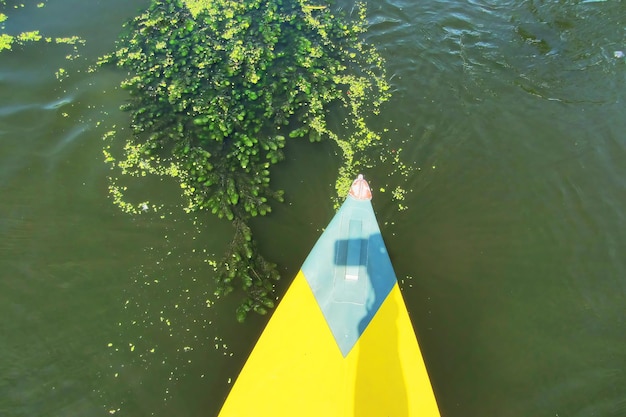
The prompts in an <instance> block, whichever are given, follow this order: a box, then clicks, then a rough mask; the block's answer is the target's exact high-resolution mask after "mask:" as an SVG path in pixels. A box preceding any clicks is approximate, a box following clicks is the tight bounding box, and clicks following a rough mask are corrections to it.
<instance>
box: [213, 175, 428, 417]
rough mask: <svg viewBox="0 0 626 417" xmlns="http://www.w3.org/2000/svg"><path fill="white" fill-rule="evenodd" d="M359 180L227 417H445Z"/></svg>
mask: <svg viewBox="0 0 626 417" xmlns="http://www.w3.org/2000/svg"><path fill="white" fill-rule="evenodd" d="M370 200H371V191H370V188H369V185H368V184H367V182H366V181H365V180H364V179H363V177H362V176H361V175H359V178H357V179H356V180H355V181H354V183H353V185H352V188H351V190H350V194H349V196H348V198H347V199H346V201H345V202H344V203H343V205H342V206H341V208H340V209H339V211H338V212H337V213H336V214H335V216H334V218H333V219H332V220H331V222H330V224H329V225H328V227H327V228H326V230H325V231H324V233H323V234H322V236H321V237H320V238H319V240H318V241H317V243H316V244H315V246H314V247H313V250H312V251H311V253H310V254H309V256H308V257H307V258H306V260H305V262H304V264H303V266H302V268H301V270H300V272H299V273H298V275H297V276H296V278H295V279H294V281H293V283H292V284H291V286H290V287H289V289H288V290H287V293H286V294H285V296H284V298H283V300H282V301H281V302H280V304H279V305H278V307H277V308H276V311H275V312H274V314H273V315H272V317H271V319H270V321H269V323H268V324H267V327H266V328H265V330H264V331H263V333H262V334H261V337H260V338H259V340H258V342H257V344H256V346H255V347H254V349H253V351H252V353H251V354H250V357H249V358H248V360H247V362H246V364H245V365H244V367H243V369H242V371H241V373H240V374H239V377H238V378H237V380H236V382H235V384H234V386H233V388H232V390H231V392H230V394H229V396H228V398H227V399H226V402H225V403H224V406H223V407H222V410H221V412H220V414H219V417H253V416H254V417H265V416H268V417H269V416H272V417H283V416H284V417H307V416H311V417H331V416H341V417H345V416H359V417H361V416H363V417H365V416H366V417H407V416H415V417H418V416H419V417H439V416H440V414H439V410H438V408H437V403H436V400H435V396H434V393H433V390H432V387H431V384H430V380H429V378H428V373H427V371H426V367H425V365H424V360H423V358H422V354H421V352H420V348H419V345H418V342H417V338H416V337H415V333H414V331H413V327H412V325H411V321H410V319H409V315H408V312H407V309H406V305H405V303H404V300H403V298H402V294H401V293H400V289H399V287H398V282H397V280H396V275H395V273H394V270H393V267H392V265H391V261H390V259H389V255H388V254H387V249H386V247H385V243H384V242H383V239H382V236H381V234H380V229H379V227H378V223H377V221H376V216H375V214H374V210H373V208H372V204H371V201H370Z"/></svg>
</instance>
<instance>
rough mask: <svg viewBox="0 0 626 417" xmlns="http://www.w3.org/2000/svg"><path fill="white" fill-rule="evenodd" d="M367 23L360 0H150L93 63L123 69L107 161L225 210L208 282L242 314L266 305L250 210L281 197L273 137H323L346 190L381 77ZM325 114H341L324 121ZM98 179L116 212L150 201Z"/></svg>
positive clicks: (196, 206)
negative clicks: (275, 185)
mask: <svg viewBox="0 0 626 417" xmlns="http://www.w3.org/2000/svg"><path fill="white" fill-rule="evenodd" d="M366 27H367V20H366V9H365V5H364V4H363V3H357V4H355V6H354V8H353V9H352V12H351V15H350V16H345V15H343V14H342V13H339V12H335V11H333V9H332V7H331V5H329V4H327V3H321V2H320V3H316V2H314V1H304V0H292V1H283V0H245V1H241V0H237V1H234V0H210V1H209V0H204V1H203V0H187V1H184V2H181V1H175V0H153V1H152V3H151V5H150V6H149V8H148V9H147V10H146V11H145V12H143V13H142V14H140V15H139V16H137V17H136V18H135V19H133V20H132V21H130V22H129V23H128V24H127V25H126V30H125V32H124V34H123V35H122V37H121V39H120V41H119V43H118V47H117V49H116V51H115V52H114V53H112V54H110V55H109V56H107V57H105V58H104V59H102V60H101V62H100V63H101V64H106V63H110V64H115V65H117V66H118V67H120V68H122V69H124V70H126V71H127V72H128V77H127V79H126V80H125V81H124V82H123V83H122V87H123V88H124V89H126V90H127V91H128V94H129V100H128V102H127V103H126V104H125V105H124V106H123V109H124V110H126V111H128V112H129V114H130V119H131V126H132V134H130V135H127V136H125V137H120V136H118V135H116V134H115V132H113V133H110V134H107V135H106V137H105V146H104V156H105V161H107V162H108V163H110V164H111V166H112V167H113V168H114V169H117V170H119V172H121V173H122V174H126V175H131V176H136V177H142V176H146V175H156V176H162V177H171V178H173V179H175V181H177V182H178V184H179V186H180V190H181V195H182V197H183V199H184V201H185V210H186V211H188V212H197V211H210V212H211V213H213V214H215V215H216V216H218V217H220V218H225V219H228V220H229V221H231V222H232V224H233V228H234V237H233V240H232V242H231V244H230V245H229V247H228V249H227V252H226V254H225V255H224V257H223V259H222V260H221V261H219V262H215V263H214V267H215V270H216V271H215V272H216V277H217V284H218V286H217V292H216V295H217V296H221V295H225V294H227V293H229V292H231V291H233V290H235V289H243V291H244V292H245V293H246V295H247V298H246V300H245V301H244V303H243V304H242V305H241V306H240V307H239V309H238V311H237V317H238V318H239V319H240V320H243V318H245V316H246V314H247V313H248V312H249V311H256V312H258V313H261V314H263V313H265V312H267V310H268V309H269V308H272V307H273V305H274V300H275V295H274V282H275V280H277V279H278V278H279V274H278V271H277V268H276V265H274V264H272V263H271V262H268V261H267V260H265V258H264V257H263V256H262V255H261V253H260V251H259V248H258V247H257V246H256V244H255V241H254V239H253V236H252V232H251V229H250V227H249V226H248V221H249V219H250V218H251V217H255V216H263V215H266V214H268V213H270V212H271V204H270V203H271V202H272V201H279V202H280V201H282V192H281V191H280V190H274V189H272V187H271V186H270V182H271V181H270V169H271V167H272V166H273V165H275V164H277V163H278V162H279V161H281V160H282V159H283V158H284V154H283V150H284V148H285V147H286V146H288V144H289V143H290V142H291V141H293V140H301V139H300V138H308V139H309V140H310V141H312V142H316V141H320V140H328V139H330V140H332V141H334V142H335V143H336V145H337V148H338V150H339V153H340V155H341V156H342V160H343V164H342V166H341V168H340V170H339V173H338V180H337V184H336V188H337V193H338V195H341V196H344V195H346V193H347V191H348V188H349V186H350V183H351V181H352V179H353V178H354V176H355V175H356V174H357V173H358V171H359V169H360V168H361V167H362V166H364V165H365V164H367V163H368V160H367V158H366V156H365V155H366V152H365V151H366V150H370V151H371V147H372V146H374V145H375V144H376V142H378V141H379V139H380V136H379V134H378V133H377V132H375V131H373V130H371V129H370V128H369V127H368V124H367V118H368V117H369V116H371V115H372V114H377V113H378V110H379V107H380V105H381V104H382V103H383V102H384V101H385V100H386V99H387V98H388V85H387V82H386V80H385V72H384V67H383V61H382V59H381V57H380V56H379V55H378V53H377V52H376V50H375V48H374V47H373V46H371V45H368V44H366V43H365V42H364V41H363V34H364V33H365V31H366ZM331 113H332V114H333V116H334V119H333V120H337V116H338V115H339V117H340V120H341V121H342V122H341V123H339V124H338V123H330V122H329V121H330V118H329V116H330V114H331ZM335 125H338V127H336V128H335V127H331V126H335ZM120 144H122V145H120ZM116 145H119V146H117V147H116ZM122 146H123V149H121V148H122ZM113 149H120V152H117V153H116V152H114V151H113ZM110 191H111V195H112V196H113V199H114V201H115V202H116V203H117V204H118V205H119V206H120V207H121V208H122V209H123V210H124V211H127V212H134V213H140V212H142V211H145V210H146V208H150V207H151V206H150V205H149V204H148V203H147V202H139V203H130V202H129V201H128V199H127V198H126V197H125V195H126V191H127V189H126V188H125V187H122V186H120V185H119V184H117V182H116V181H115V180H113V181H112V183H111V185H110Z"/></svg>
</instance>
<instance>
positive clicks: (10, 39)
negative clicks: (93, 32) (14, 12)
mask: <svg viewBox="0 0 626 417" xmlns="http://www.w3.org/2000/svg"><path fill="white" fill-rule="evenodd" d="M0 6H2V7H3V8H4V7H6V0H0ZM14 7H15V8H17V7H18V6H17V5H15V6H14ZM20 7H24V5H23V4H20ZM42 7H44V3H38V4H37V8H42ZM7 20H8V16H7V15H6V14H4V13H2V12H0V30H1V31H4V30H5V23H4V22H6V21H7ZM43 40H45V41H46V42H47V43H57V44H69V45H76V44H81V45H84V44H85V41H84V40H83V39H81V38H79V37H78V36H71V37H64V38H50V37H45V38H44V37H43V36H42V35H41V34H40V33H39V31H38V30H32V31H28V32H21V33H18V34H17V35H10V34H8V33H0V52H2V51H3V50H11V49H13V45H26V44H29V43H34V42H39V41H43Z"/></svg>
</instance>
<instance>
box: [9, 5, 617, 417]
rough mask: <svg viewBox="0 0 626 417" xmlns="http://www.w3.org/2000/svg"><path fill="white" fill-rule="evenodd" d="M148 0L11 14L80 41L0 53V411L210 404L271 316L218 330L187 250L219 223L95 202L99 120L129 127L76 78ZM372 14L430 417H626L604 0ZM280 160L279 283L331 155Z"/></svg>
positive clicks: (108, 95)
mask: <svg viewBox="0 0 626 417" xmlns="http://www.w3.org/2000/svg"><path fill="white" fill-rule="evenodd" d="M79 3H80V4H79ZM145 4H146V2H145V1H139V0H137V1H133V2H122V1H117V0H116V1H113V2H104V3H99V2H78V3H77V2H74V1H70V0H63V1H58V2H55V3H54V4H53V3H49V4H48V3H47V4H46V6H45V8H43V9H42V10H44V11H45V13H42V11H41V10H39V9H37V8H36V7H24V8H19V9H17V10H16V12H15V14H14V16H11V19H9V21H8V22H10V23H11V26H8V27H7V30H16V31H22V30H32V29H34V27H33V25H37V27H39V28H41V30H45V31H46V33H48V34H49V35H50V36H69V35H73V34H77V35H79V36H81V37H83V38H85V39H86V40H87V46H86V47H85V48H84V49H83V50H82V52H81V57H80V58H78V59H75V60H73V61H68V60H66V59H65V55H66V54H67V53H68V51H66V50H63V48H62V47H58V46H51V45H46V44H40V45H39V44H37V45H35V44H33V45H31V46H29V47H28V48H25V49H23V50H15V51H13V52H10V53H9V54H5V53H3V54H2V55H1V57H2V59H1V60H0V97H2V98H3V100H2V102H1V103H0V237H1V239H0V288H1V289H0V316H2V320H1V321H0V332H1V333H2V335H5V337H3V338H0V351H2V352H3V355H2V359H0V373H1V374H2V375H3V379H2V380H0V392H2V393H3V394H4V395H1V396H0V410H2V414H3V415H4V414H6V415H10V416H26V415H46V414H49V415H102V414H108V413H113V412H114V413H115V414H118V413H119V414H120V415H132V416H143V415H146V416H147V415H163V416H165V415H168V416H169V415H215V414H216V413H217V410H218V409H219V407H220V406H221V403H222V401H223V399H224V397H225V395H226V393H227V392H228V390H229V388H230V386H229V383H228V381H229V378H233V379H234V377H235V376H236V374H237V372H238V370H239V369H240V367H241V366H242V364H243V361H244V360H245V358H246V355H247V353H248V352H249V350H250V349H251V347H252V345H253V343H254V341H255V340H256V337H257V336H258V334H259V333H260V331H261V329H262V327H263V324H264V322H265V320H266V319H265V318H262V317H252V318H251V320H249V321H248V322H247V323H246V324H244V325H239V324H236V322H235V320H234V316H233V314H232V311H233V309H234V306H235V305H236V304H237V303H238V300H236V296H235V297H231V298H228V299H225V300H214V299H212V297H211V294H212V278H211V268H210V267H209V266H208V265H207V264H206V263H205V262H204V259H205V257H206V256H205V255H206V254H205V252H204V251H207V253H209V254H211V253H221V245H223V244H224V243H225V241H226V238H227V236H228V235H229V234H230V232H229V225H228V224H225V223H221V222H216V221H215V220H213V219H212V218H211V217H210V216H206V217H205V218H199V219H198V220H197V222H196V223H194V219H190V218H188V217H187V216H186V215H185V214H184V213H182V212H180V211H179V210H178V209H177V208H176V204H177V203H176V201H172V202H171V206H170V207H168V208H167V209H166V211H165V213H164V214H165V218H161V217H160V215H159V214H157V215H153V214H147V215H141V216H136V217H128V216H125V215H122V214H121V213H120V212H118V211H116V209H115V208H114V207H113V206H112V205H111V203H110V201H109V200H108V199H107V192H106V179H105V178H106V175H108V174H109V172H108V169H107V167H106V166H104V164H103V163H102V154H101V141H100V137H101V135H102V133H103V131H104V128H105V126H103V125H100V124H99V123H98V122H99V121H100V120H103V119H105V121H106V123H107V124H108V125H109V126H110V125H118V127H120V128H121V127H124V126H126V124H127V121H126V119H125V117H126V115H124V114H122V113H120V112H119V111H117V108H118V106H119V105H120V104H121V103H122V102H123V101H124V93H123V92H122V91H120V90H118V89H117V85H118V83H119V81H120V79H121V78H122V76H123V74H116V73H115V72H114V71H111V70H107V71H102V72H99V73H96V74H92V73H88V72H87V71H86V70H85V69H86V67H87V65H88V63H89V62H90V61H89V59H92V58H94V57H96V56H98V55H102V54H103V53H105V52H107V51H108V50H110V49H111V47H112V42H113V41H114V39H115V36H116V35H117V33H118V32H119V30H120V26H121V23H122V22H123V21H124V20H125V19H126V18H127V17H129V16H132V15H133V14H134V13H136V11H137V9H140V8H142V7H144V6H145ZM337 7H338V8H340V9H344V10H349V9H350V5H349V4H348V3H347V2H343V1H340V2H339V4H338V5H337ZM369 7H370V18H371V22H372V26H371V30H370V31H369V32H368V35H367V36H368V38H369V40H370V41H371V42H374V43H376V44H377V45H378V46H379V47H380V50H381V52H382V54H383V56H384V57H385V58H386V59H387V64H388V74H389V75H390V78H391V83H392V89H393V92H394V95H393V97H392V99H391V101H390V102H389V103H387V104H386V106H385V108H384V109H383V111H382V113H381V116H380V118H379V119H377V120H374V123H375V124H376V125H377V126H378V127H379V128H380V129H381V130H385V135H384V138H385V141H386V143H387V144H388V145H389V146H390V147H391V148H392V149H394V150H398V155H399V161H401V162H403V163H405V164H407V166H408V167H409V168H407V169H403V170H400V169H397V166H394V165H393V162H392V161H391V160H387V162H385V163H380V164H379V165H378V166H376V167H373V168H372V169H371V171H370V172H366V173H365V174H366V176H367V177H368V178H369V179H371V180H370V184H371V185H372V189H373V192H374V207H375V209H376V210H377V214H378V218H379V221H380V223H381V226H382V233H383V236H384V238H385V241H386V243H387V247H388V249H389V252H390V255H391V258H392V261H393V263H394V266H395V269H396V273H397V274H398V276H399V278H400V281H401V282H402V278H403V277H405V276H412V277H413V279H412V280H411V283H412V287H409V286H406V287H405V288H403V293H404V297H405V299H406V302H407V306H408V309H409V311H410V313H411V317H412V320H413V322H414V324H415V327H416V332H417V334H418V337H419V339H420V344H421V347H422V351H423V354H424V357H425V359H426V362H427V365H428V369H429V371H430V373H431V380H432V382H433V386H434V388H435V392H436V395H437V400H438V403H439V406H440V408H441V411H442V414H443V415H446V416H463V417H466V416H489V415H497V416H529V415H533V416H534V415H539V416H543V415H545V416H555V415H559V416H566V415H568V416H581V417H582V416H588V415H594V414H595V415H603V416H622V415H624V413H625V412H626V403H624V398H626V392H625V389H624V388H623V387H625V386H626V374H625V373H624V369H626V355H625V353H624V352H626V336H625V335H626V322H625V320H624V307H623V306H624V305H625V302H626V280H625V278H624V277H626V263H625V261H624V257H623V256H622V254H623V253H624V252H625V250H626V235H624V233H623V230H626V228H625V226H626V215H625V214H624V210H623V207H624V206H625V204H626V182H625V180H624V178H626V164H624V160H625V159H626V158H625V157H626V143H625V142H626V141H625V139H624V138H625V136H624V132H625V131H626V119H624V117H623V102H624V99H625V98H626V97H625V91H626V90H625V89H624V88H623V86H624V83H625V81H626V61H624V59H623V58H619V57H618V56H616V55H615V51H624V50H625V49H626V32H625V31H624V27H623V22H624V18H625V17H626V9H625V8H624V5H623V3H622V2H611V1H606V2H590V1H573V0H572V1H561V2H538V1H517V0H516V1H513V0H510V1H504V2H502V1H498V2H496V1H477V0H474V1H470V2H465V1H452V0H447V1H443V0H441V1H431V2H414V1H401V0H393V1H392V0H382V1H375V2H370V3H369ZM69 12H71V13H72V15H76V16H80V18H79V19H67V18H65V17H63V16H66V15H67V14H68V13H69ZM7 13H9V12H7ZM59 68H66V69H67V70H68V72H70V77H69V78H67V79H65V80H63V81H58V80H57V79H56V77H55V75H54V74H55V72H56V71H58V69H59ZM109 126H106V127H107V128H108V127H109ZM400 149H401V150H402V151H401V152H400ZM287 156H288V159H287V160H286V161H284V162H283V163H282V164H281V165H280V166H279V167H277V170H276V172H275V175H276V177H275V178H276V184H278V185H280V186H281V187H284V188H285V189H286V190H287V201H288V202H287V204H285V205H283V206H281V207H277V208H276V210H275V211H274V213H273V215H272V216H270V217H269V218H267V219H260V220H259V221H258V222H256V223H255V227H256V228H257V229H258V232H257V235H258V236H259V238H260V241H261V242H264V245H266V246H267V253H268V256H269V257H270V258H273V259H276V260H277V261H278V262H279V263H280V264H281V267H282V268H283V270H284V272H285V275H286V276H291V275H293V274H294V273H295V271H296V270H297V268H298V267H299V266H300V264H301V263H302V261H303V260H304V258H305V256H306V254H307V252H308V250H309V249H310V247H311V246H312V244H313V243H314V242H315V240H316V239H317V237H318V236H319V232H320V230H319V229H320V228H321V227H323V226H324V225H326V224H327V222H328V220H329V219H330V217H331V215H332V202H331V201H330V200H329V193H331V192H332V183H333V182H334V179H333V178H332V176H333V175H334V173H335V172H336V167H337V159H336V156H335V150H334V149H332V147H331V146H330V145H328V144H326V145H320V144H314V145H310V144H305V143H298V144H297V145H296V146H295V147H294V148H293V149H292V150H290V151H288V154H287ZM289 158H291V159H289ZM407 173H408V176H407V175H406V174H407ZM303 185H305V186H306V187H303ZM398 186H400V187H402V188H403V189H405V190H406V191H407V193H406V194H405V200H402V201H401V202H402V204H403V205H404V206H406V207H408V210H403V211H399V210H398V203H399V201H398V200H393V195H392V190H395V189H396V187H398ZM167 190H168V185H167V184H164V185H162V184H156V185H154V190H153V192H159V193H163V194H164V195H167V194H168V191H167ZM383 190H384V191H383ZM147 191H150V190H147ZM170 212H171V213H170ZM296 242H297V244H296ZM288 282H289V279H285V280H284V281H283V282H281V285H282V286H283V287H282V288H283V289H284V288H285V287H286V285H287V284H288ZM207 300H208V304H209V305H210V307H207ZM109 344H110V346H109ZM231 354H232V356H231Z"/></svg>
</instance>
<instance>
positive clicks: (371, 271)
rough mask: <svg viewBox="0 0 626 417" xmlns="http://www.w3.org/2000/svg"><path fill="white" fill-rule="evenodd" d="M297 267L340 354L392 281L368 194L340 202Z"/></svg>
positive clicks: (354, 338)
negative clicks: (367, 197) (323, 229)
mask: <svg viewBox="0 0 626 417" xmlns="http://www.w3.org/2000/svg"><path fill="white" fill-rule="evenodd" d="M302 272H303V273H304V275H305V277H306V280H307V282H308V284H309V286H310V287H311V290H312V291H313V294H314V295H315V299H316V301H317V303H318V304H319V306H320V309H321V310H322V312H323V314H324V317H325V319H326V322H327V323H328V326H329V327H330V329H331V331H332V333H333V336H334V337H335V340H336V341H337V345H338V346H339V349H340V350H341V353H342V354H343V356H344V357H345V356H346V355H347V354H348V353H349V352H350V350H351V349H352V347H353V346H354V344H355V343H356V342H357V341H358V339H359V337H360V336H361V334H362V333H363V331H364V330H365V328H366V327H367V325H368V324H369V322H370V321H371V320H372V317H374V315H375V314H376V312H377V311H378V308H379V307H380V305H381V304H382V303H383V301H384V300H385V298H386V297H387V295H388V294H389V292H390V291H391V289H392V288H393V285H394V284H395V283H396V276H395V273H394V271H393V267H392V265H391V261H390V260H389V255H388V254H387V249H386V247H385V243H384V242H383V238H382V236H381V234H380V229H379V228H378V223H377V222H376V217H375V215H374V210H373V208H372V204H371V202H370V201H369V200H356V199H353V198H348V199H347V200H346V201H345V202H344V204H343V205H342V206H341V208H340V209H339V211H338V212H337V214H336V215H335V217H334V218H333V219H332V220H331V222H330V224H329V225H328V227H327V228H326V230H325V231H324V233H323V234H322V236H321V237H320V238H319V240H318V241H317V243H316V244H315V246H314V247H313V250H312V251H311V253H310V254H309V256H308V257H307V259H306V260H305V262H304V264H303V266H302Z"/></svg>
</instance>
